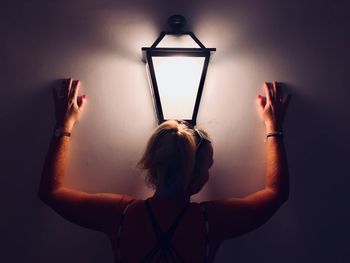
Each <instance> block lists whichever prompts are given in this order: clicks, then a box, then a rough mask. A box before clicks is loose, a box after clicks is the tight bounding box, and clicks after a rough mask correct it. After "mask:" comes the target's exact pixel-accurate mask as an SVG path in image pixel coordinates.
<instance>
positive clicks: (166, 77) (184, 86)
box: [152, 56, 205, 120]
mask: <svg viewBox="0 0 350 263" xmlns="http://www.w3.org/2000/svg"><path fill="white" fill-rule="evenodd" d="M152 60H153V66H154V71H155V77H156V80H157V86H158V91H159V96H160V100H161V103H162V109H163V115H164V119H165V120H169V119H192V115H193V110H194V107H195V102H196V98H197V93H198V88H199V83H200V79H201V75H202V71H203V66H204V60H205V58H204V57H188V56H186V57H185V56H172V57H163V56H162V57H157V56H155V57H152Z"/></svg>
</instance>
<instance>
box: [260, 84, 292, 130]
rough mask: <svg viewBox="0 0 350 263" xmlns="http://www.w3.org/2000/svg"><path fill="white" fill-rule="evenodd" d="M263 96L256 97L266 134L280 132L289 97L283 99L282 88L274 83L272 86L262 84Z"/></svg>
mask: <svg viewBox="0 0 350 263" xmlns="http://www.w3.org/2000/svg"><path fill="white" fill-rule="evenodd" d="M263 89H264V90H265V96H261V95H260V94H259V96H258V107H259V113H260V117H261V119H262V121H263V122H264V123H265V127H266V131H267V132H276V131H282V126H283V120H284V116H285V114H286V111H287V107H288V104H289V101H290V99H291V95H290V94H288V95H287V96H286V97H283V93H282V87H281V84H280V83H277V82H276V81H275V82H274V83H273V84H272V83H270V82H264V84H263Z"/></svg>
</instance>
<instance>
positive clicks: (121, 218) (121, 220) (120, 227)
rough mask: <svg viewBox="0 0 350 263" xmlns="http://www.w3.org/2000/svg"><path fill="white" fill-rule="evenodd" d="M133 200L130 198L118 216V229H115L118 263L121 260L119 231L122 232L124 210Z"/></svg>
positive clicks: (125, 210) (126, 209)
mask: <svg viewBox="0 0 350 263" xmlns="http://www.w3.org/2000/svg"><path fill="white" fill-rule="evenodd" d="M134 201H135V200H134V199H133V200H130V201H129V202H128V203H127V205H126V206H125V208H124V210H123V212H122V214H121V216H120V222H119V227H118V231H117V251H116V252H117V253H116V254H117V262H118V263H120V262H122V260H121V253H120V241H121V233H122V228H123V223H124V218H125V215H126V212H127V211H128V208H129V207H130V205H131V204H132V203H133V202H134Z"/></svg>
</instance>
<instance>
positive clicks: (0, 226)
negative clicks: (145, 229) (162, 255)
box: [0, 0, 350, 263]
mask: <svg viewBox="0 0 350 263" xmlns="http://www.w3.org/2000/svg"><path fill="white" fill-rule="evenodd" d="M349 6H350V4H349V1H277V0H270V1H229V0H226V1H225V0H217V1H209V0H206V1H204V0H202V1H200V0H192V1H155V0H154V1H136V0H133V1H120V0H114V1H111V0H102V1H97V0H85V1H83V0H62V1H44V0H33V1H16V0H14V1H9V0H2V1H1V2H0V35H1V41H0V61H1V63H0V72H1V73H0V83H1V84H0V85H1V97H0V120H1V131H0V133H1V138H2V143H1V170H2V172H1V175H2V176H1V191H0V197H1V198H0V204H1V217H0V231H1V234H0V241H1V244H0V247H1V253H0V261H1V262H4V263H5V262H37V263H40V262H52V263H56V262H57V263H58V262H85V263H93V262H112V261H113V259H112V252H111V250H110V245H109V242H108V240H107V239H106V238H105V237H104V236H103V235H101V234H100V233H97V232H93V231H88V230H85V229H83V228H80V227H78V226H75V225H73V224H71V223H69V222H66V221H65V220H64V219H63V218H61V217H59V216H58V215H57V214H55V213H54V212H53V211H52V210H51V209H49V208H48V207H46V206H45V205H44V204H43V203H42V202H40V201H39V200H38V198H37V190H38V183H39V179H40V173H41V169H42V166H43V162H44V157H45V154H46V151H47V148H48V144H49V141H50V138H51V135H52V131H53V125H54V111H53V101H52V97H51V89H52V88H53V87H56V86H57V84H58V82H59V80H60V79H61V78H64V77H68V76H72V77H74V78H77V79H80V80H81V81H82V88H81V91H82V92H84V93H86V94H87V95H88V104H87V107H86V109H85V112H84V115H83V116H82V119H81V120H80V122H79V123H78V124H77V125H76V127H75V129H74V133H73V137H72V142H71V149H70V154H69V167H68V177H67V180H66V184H67V185H68V186H71V187H75V188H78V189H81V190H84V191H90V192H120V193H127V194H132V195H135V196H137V197H139V198H145V197H147V196H148V195H150V194H151V191H150V190H149V189H147V188H146V186H144V183H143V177H142V175H140V172H139V171H138V170H137V169H136V168H135V164H136V162H137V160H138V158H139V157H140V156H141V153H142V151H143V149H144V147H145V144H146V141H147V139H148V137H149V136H150V134H151V132H152V130H153V129H154V127H155V125H156V119H155V113H154V110H153V105H152V100H151V94H150V92H149V86H148V81H147V75H146V71H145V65H144V64H143V63H142V61H141V52H140V49H141V47H143V46H149V45H151V44H152V43H153V41H154V40H155V39H156V37H157V36H158V34H159V32H160V31H161V30H162V29H164V28H165V26H166V20H167V18H168V17H169V16H170V15H172V14H176V13H180V14H183V15H184V16H185V17H187V20H188V24H189V25H188V27H189V28H190V29H192V30H193V31H194V32H195V33H196V35H197V36H198V37H199V38H200V39H201V40H202V42H203V43H204V44H205V45H207V46H208V47H216V48H217V52H216V53H215V55H214V57H213V59H212V60H211V63H210V66H209V70H208V75H207V81H206V85H205V89H204V93H203V97H202V103H201V107H200V110H199V116H198V124H199V126H200V127H202V128H204V129H206V130H207V131H208V132H209V133H210V134H211V136H212V138H213V141H214V151H215V153H214V154H215V156H214V159H215V164H214V166H213V168H212V170H211V178H210V181H209V183H208V184H207V186H206V187H205V189H204V190H203V191H202V193H201V194H199V195H198V196H196V197H195V200H197V201H198V200H207V199H213V198H225V197H231V196H238V197H239V196H244V195H246V194H249V193H251V192H254V191H256V190H259V189H260V188H261V187H262V186H263V182H264V164H265V151H264V150H265V148H264V141H263V139H264V129H263V125H262V123H261V122H260V120H259V118H258V115H257V112H256V107H255V103H256V97H257V94H258V93H259V92H261V91H262V90H261V83H262V82H263V81H264V80H268V81H273V80H278V81H282V82H284V83H286V86H287V90H288V92H290V93H292V95H293V98H292V102H291V105H290V108H289V112H288V116H287V119H286V125H285V132H286V136H285V142H286V146H287V152H288V156H289V164H290V174H291V194H290V199H289V201H288V202H287V203H286V204H285V205H284V206H283V207H282V208H281V209H280V210H279V211H278V212H277V213H276V215H275V216H274V217H273V218H272V219H271V220H270V221H269V222H268V223H267V224H265V225H264V226H263V227H261V228H259V229H258V230H256V231H254V232H252V233H249V234H247V235H245V236H242V237H239V238H236V239H232V240H228V241H227V242H225V243H224V244H223V246H222V247H221V248H220V250H219V252H218V254H217V258H216V262H249V263H252V262H269V263H272V262H291V263H292V262H293V263H295V262H350V254H349V253H350V252H349V236H350V231H349V230H350V227H349V221H350V210H349V204H348V201H349V197H348V189H349V187H350V179H349V168H348V167H349V163H350V162H349V161H350V159H349V156H350V149H349V148H350V139H349V134H350V124H349V120H350V118H349V117H350V116H349V115H350V107H349V103H348V102H349V99H350V89H349V88H350V87H349V81H348V77H349V69H350V51H349V50H350V49H349V46H350V38H349V36H350V32H349V25H350V19H349V13H350V8H349Z"/></svg>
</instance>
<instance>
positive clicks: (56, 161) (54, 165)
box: [39, 126, 71, 200]
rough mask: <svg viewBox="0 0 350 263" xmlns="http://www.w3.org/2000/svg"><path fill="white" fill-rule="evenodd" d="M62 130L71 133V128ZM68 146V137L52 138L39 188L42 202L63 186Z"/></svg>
mask: <svg viewBox="0 0 350 263" xmlns="http://www.w3.org/2000/svg"><path fill="white" fill-rule="evenodd" d="M56 127H58V126H56ZM63 129H64V130H65V131H71V128H70V127H67V126H66V127H65V128H63ZM69 144H70V137H67V136H61V137H59V138H56V137H55V136H53V137H52V140H51V143H50V146H49V150H48V153H47V155H46V159H45V164H44V168H43V171H42V175H41V182H40V187H39V196H40V198H41V199H43V200H44V199H47V198H48V197H49V196H50V195H51V194H52V193H53V192H54V191H56V190H57V189H59V188H60V187H62V186H63V180H64V177H65V176H66V172H67V154H68V151H69Z"/></svg>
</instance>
